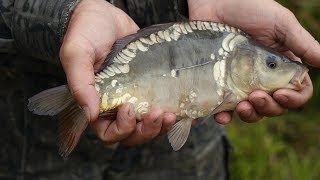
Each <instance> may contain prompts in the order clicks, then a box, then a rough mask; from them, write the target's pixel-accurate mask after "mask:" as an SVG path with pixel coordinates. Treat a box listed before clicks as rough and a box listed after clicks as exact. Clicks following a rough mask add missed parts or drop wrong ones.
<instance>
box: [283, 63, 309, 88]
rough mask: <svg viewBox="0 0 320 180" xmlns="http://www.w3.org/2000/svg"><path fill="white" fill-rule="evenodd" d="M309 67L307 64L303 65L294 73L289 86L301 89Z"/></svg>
mask: <svg viewBox="0 0 320 180" xmlns="http://www.w3.org/2000/svg"><path fill="white" fill-rule="evenodd" d="M308 71H309V69H308V68H306V67H305V66H301V68H299V70H297V72H296V73H295V74H294V75H293V77H292V79H291V80H290V81H289V84H288V86H287V88H289V89H293V90H301V89H302V88H303V87H304V85H303V84H302V82H303V80H304V78H305V77H306V75H307V73H308Z"/></svg>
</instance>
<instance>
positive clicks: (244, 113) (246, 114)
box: [240, 109, 251, 118]
mask: <svg viewBox="0 0 320 180" xmlns="http://www.w3.org/2000/svg"><path fill="white" fill-rule="evenodd" d="M250 115H251V110H249V109H248V110H244V111H241V112H240V116H242V117H243V118H249V117H250Z"/></svg>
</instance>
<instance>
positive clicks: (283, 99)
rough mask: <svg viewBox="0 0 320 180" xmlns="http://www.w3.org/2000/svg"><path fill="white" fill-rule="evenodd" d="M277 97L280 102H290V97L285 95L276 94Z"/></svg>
mask: <svg viewBox="0 0 320 180" xmlns="http://www.w3.org/2000/svg"><path fill="white" fill-rule="evenodd" d="M276 99H277V101H278V103H280V104H286V103H287V102H288V98H287V97H286V96H284V95H278V96H276Z"/></svg>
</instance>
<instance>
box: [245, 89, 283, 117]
mask: <svg viewBox="0 0 320 180" xmlns="http://www.w3.org/2000/svg"><path fill="white" fill-rule="evenodd" d="M249 101H250V103H251V104H252V105H253V107H254V109H255V110H256V112H257V113H259V114H260V115H262V116H268V117H273V116H279V115H281V114H283V113H284V112H285V111H286V109H284V108H283V107H281V106H280V105H279V104H278V103H277V102H276V101H275V100H274V99H273V98H272V97H271V96H270V95H268V94H267V93H266V92H264V91H255V92H253V93H251V94H250V95H249Z"/></svg>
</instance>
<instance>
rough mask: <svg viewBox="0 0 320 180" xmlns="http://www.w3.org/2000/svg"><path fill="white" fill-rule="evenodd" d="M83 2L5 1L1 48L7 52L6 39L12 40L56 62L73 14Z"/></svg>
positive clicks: (18, 46)
mask: <svg viewBox="0 0 320 180" xmlns="http://www.w3.org/2000/svg"><path fill="white" fill-rule="evenodd" d="M79 1H80V0H2V1H1V4H0V12H1V18H2V19H1V20H0V28H3V29H5V30H6V31H2V30H1V31H0V51H5V48H1V47H3V46H6V45H7V47H9V45H10V44H5V42H11V45H12V44H14V48H15V49H17V50H18V51H20V52H23V53H25V54H27V55H30V56H33V57H36V58H40V59H43V60H48V61H51V62H55V61H56V60H57V59H58V56H59V48H60V46H61V44H62V40H63V35H64V33H65V31H66V29H67V25H68V22H69V19H70V16H71V13H72V11H73V9H74V7H75V6H76V5H77V3H78V2H79ZM1 22H2V23H1ZM4 24H5V25H6V27H4ZM8 31H9V32H10V33H8Z"/></svg>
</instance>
